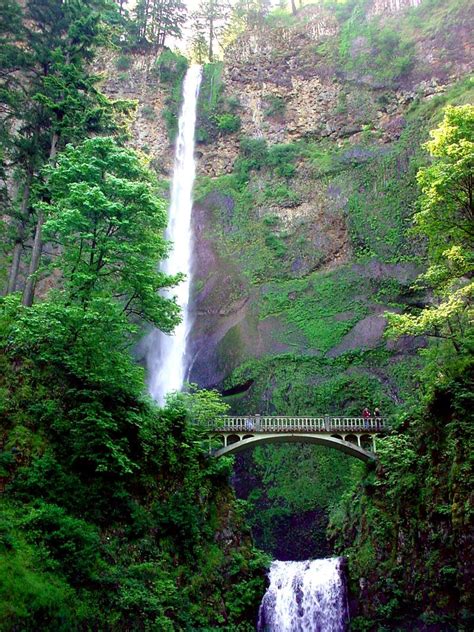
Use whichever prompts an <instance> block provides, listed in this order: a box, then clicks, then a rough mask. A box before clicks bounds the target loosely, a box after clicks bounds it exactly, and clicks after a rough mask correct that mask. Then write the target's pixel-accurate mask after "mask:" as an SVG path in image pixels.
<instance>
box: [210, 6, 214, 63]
mask: <svg viewBox="0 0 474 632" xmlns="http://www.w3.org/2000/svg"><path fill="white" fill-rule="evenodd" d="M213 44H214V18H212V17H211V19H210V20H209V62H210V63H211V64H212V62H213V57H214V50H213Z"/></svg>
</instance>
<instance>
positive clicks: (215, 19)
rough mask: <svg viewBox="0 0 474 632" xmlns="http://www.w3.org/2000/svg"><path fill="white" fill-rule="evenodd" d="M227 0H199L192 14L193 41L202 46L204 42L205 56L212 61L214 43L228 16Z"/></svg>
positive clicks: (218, 37) (220, 33)
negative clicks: (205, 47)
mask: <svg viewBox="0 0 474 632" xmlns="http://www.w3.org/2000/svg"><path fill="white" fill-rule="evenodd" d="M230 11H231V5H230V2H229V0H201V1H200V3H199V6H198V9H197V11H195V12H194V13H193V15H192V17H193V24H194V42H195V46H194V47H195V48H196V42H197V43H199V44H200V45H201V46H202V43H203V42H206V46H207V58H208V59H209V61H210V62H213V61H214V56H215V49H216V45H217V44H218V42H219V39H220V37H221V35H222V33H223V31H224V29H225V26H226V23H227V20H228V19H229V17H230Z"/></svg>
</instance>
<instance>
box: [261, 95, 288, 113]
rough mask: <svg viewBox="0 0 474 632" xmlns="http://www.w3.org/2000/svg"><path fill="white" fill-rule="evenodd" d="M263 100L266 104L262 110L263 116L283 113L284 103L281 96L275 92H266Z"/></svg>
mask: <svg viewBox="0 0 474 632" xmlns="http://www.w3.org/2000/svg"><path fill="white" fill-rule="evenodd" d="M264 100H265V101H266V103H267V104H268V105H267V107H266V109H265V111H264V115H265V116H268V117H271V116H279V115H282V114H284V113H285V110H286V103H285V99H284V98H283V97H280V96H278V95H275V94H268V95H267V96H265V97H264Z"/></svg>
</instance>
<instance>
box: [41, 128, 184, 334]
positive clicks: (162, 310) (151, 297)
mask: <svg viewBox="0 0 474 632" xmlns="http://www.w3.org/2000/svg"><path fill="white" fill-rule="evenodd" d="M47 177H48V191H49V198H50V199H49V202H48V203H45V202H39V206H40V207H41V209H42V211H43V212H44V213H45V214H46V222H45V224H44V228H43V229H44V233H45V235H46V236H47V237H48V238H49V239H52V240H54V241H55V242H56V243H57V244H59V245H60V246H61V254H60V255H59V256H58V257H56V258H55V260H54V262H53V263H52V265H53V266H54V267H56V268H60V269H61V270H62V273H63V275H64V277H65V283H64V289H65V290H66V291H67V292H68V294H69V296H71V297H73V298H74V300H75V301H80V302H82V304H83V305H86V304H87V303H90V302H93V300H94V299H99V297H100V295H101V294H102V295H103V293H104V292H106V293H108V294H109V295H112V296H114V297H116V298H117V299H118V301H119V302H120V303H122V306H123V311H124V313H125V314H133V315H135V316H139V317H141V318H144V319H145V320H149V321H150V322H153V323H155V324H156V325H158V326H160V327H162V328H163V329H164V330H167V331H169V330H170V329H171V328H172V327H173V325H174V324H175V323H176V317H177V312H178V308H177V306H176V304H175V303H173V302H172V301H170V300H167V299H164V298H163V297H162V296H160V295H159V294H158V290H160V289H162V288H164V287H166V286H169V285H173V284H175V283H176V282H178V281H179V280H180V277H179V276H178V277H176V278H171V277H167V276H166V275H164V274H163V273H162V272H159V271H157V269H156V268H157V262H158V260H160V259H161V258H163V257H164V256H165V255H166V252H167V246H166V243H165V241H164V239H163V237H162V235H161V232H162V231H163V229H164V227H165V224H166V214H165V207H164V204H163V202H162V201H161V200H160V199H158V198H157V197H156V196H155V195H154V192H153V188H152V179H151V173H150V172H149V171H147V169H146V168H145V166H144V165H143V164H141V162H140V160H139V158H138V157H137V155H136V154H135V153H134V152H133V151H131V150H129V149H124V148H121V147H119V146H118V145H117V144H116V143H115V141H114V140H112V139H110V138H94V139H91V140H87V141H85V142H84V143H83V144H82V145H81V146H79V147H78V148H77V149H73V148H72V147H68V148H67V149H66V151H65V152H64V153H63V154H62V155H61V156H60V157H59V159H58V164H57V166H56V167H54V168H50V169H49V170H48V174H47Z"/></svg>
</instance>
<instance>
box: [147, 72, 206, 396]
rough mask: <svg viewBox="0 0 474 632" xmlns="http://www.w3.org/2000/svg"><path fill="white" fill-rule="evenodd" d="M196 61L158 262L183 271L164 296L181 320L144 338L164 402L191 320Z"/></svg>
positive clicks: (182, 360) (177, 375)
mask: <svg viewBox="0 0 474 632" xmlns="http://www.w3.org/2000/svg"><path fill="white" fill-rule="evenodd" d="M200 83H201V66H197V65H193V66H191V67H190V68H189V69H188V71H187V73H186V76H185V78H184V82H183V105H182V109H181V114H180V117H179V124H178V136H177V140H176V153H175V162H174V170H173V184H172V190H171V202H170V208H169V218H168V229H167V231H166V238H167V239H168V240H169V241H171V242H172V250H171V252H170V255H169V257H168V259H166V260H165V261H164V263H163V266H162V269H163V272H166V273H167V274H177V273H178V272H182V273H184V274H185V275H186V276H185V279H184V280H183V281H182V282H181V283H180V284H179V285H178V286H177V287H176V288H173V289H172V290H169V291H168V292H167V296H176V297H177V301H178V304H179V305H180V307H181V310H182V314H181V315H182V321H181V323H180V324H179V325H178V326H177V327H176V328H175V330H174V331H173V333H172V334H171V335H166V334H163V333H162V332H160V331H159V330H153V331H152V332H151V333H150V334H149V336H148V339H147V356H146V361H147V368H148V385H149V391H150V394H151V396H152V397H153V399H155V400H157V401H158V402H159V403H160V404H162V403H164V400H165V397H166V395H167V393H170V392H171V391H179V390H180V389H181V388H182V386H183V382H184V381H185V379H186V341H187V338H188V334H189V331H190V329H191V325H192V319H191V316H190V312H189V296H190V289H191V272H192V270H191V266H192V242H193V239H192V226H191V211H192V206H193V198H192V193H193V185H194V179H195V175H196V165H195V160H194V145H195V139H194V133H195V127H196V106H197V100H198V95H199V87H200Z"/></svg>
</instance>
